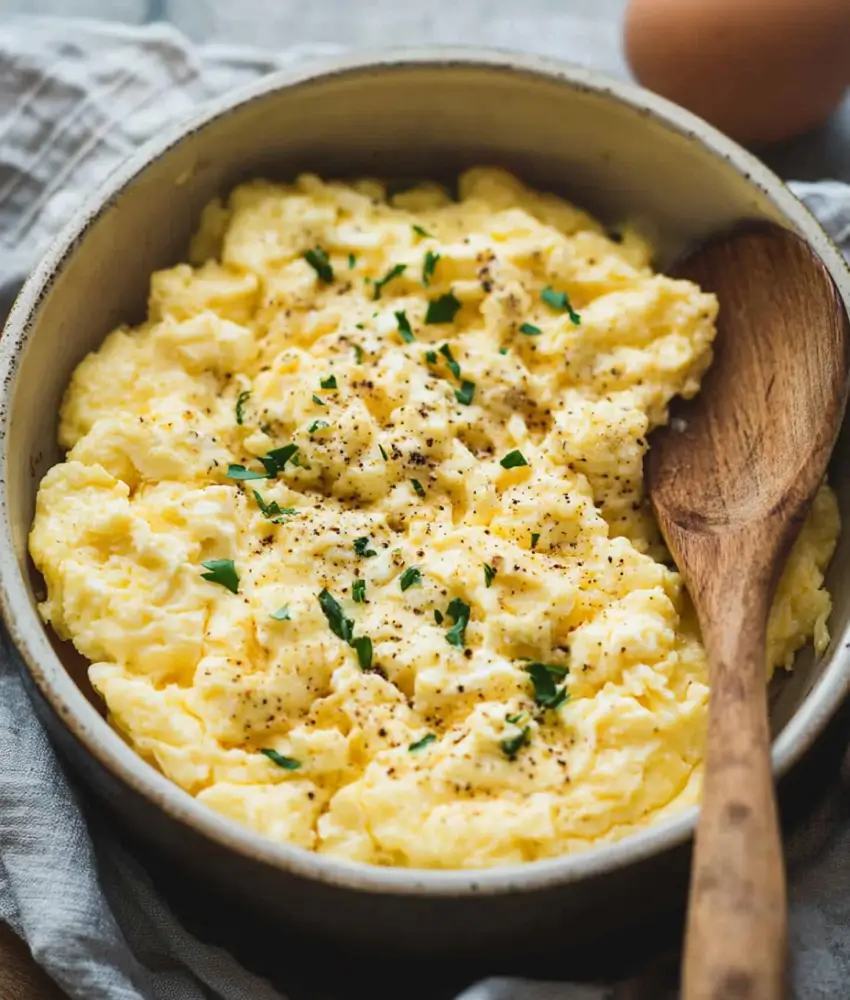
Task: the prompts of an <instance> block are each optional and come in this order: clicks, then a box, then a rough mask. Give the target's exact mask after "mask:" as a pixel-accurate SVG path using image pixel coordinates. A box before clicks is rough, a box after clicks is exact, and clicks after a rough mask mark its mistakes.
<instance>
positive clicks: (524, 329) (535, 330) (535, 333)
mask: <svg viewBox="0 0 850 1000" xmlns="http://www.w3.org/2000/svg"><path fill="white" fill-rule="evenodd" d="M519 332H520V333H524V334H525V335H526V337H539V336H540V334H541V333H543V331H542V330H541V329H540V327H539V326H535V325H534V324H533V323H523V324H522V326H521V327H520V328H519Z"/></svg>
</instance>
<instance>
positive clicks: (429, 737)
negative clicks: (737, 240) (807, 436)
mask: <svg viewBox="0 0 850 1000" xmlns="http://www.w3.org/2000/svg"><path fill="white" fill-rule="evenodd" d="M190 259H191V263H190V264H180V265H178V266H177V267H173V268H170V269H168V270H164V271H160V272H158V273H156V274H154V275H153V277H152V280H151V291H150V302H149V315H148V319H147V321H146V322H144V323H143V324H142V325H141V326H139V327H137V328H134V329H129V328H120V329H118V330H116V331H114V332H113V333H112V334H111V335H110V336H109V337H108V338H107V339H106V341H105V342H104V344H103V346H102V347H101V348H100V349H99V350H98V351H96V352H95V353H93V354H91V355H89V356H88V357H87V358H86V359H85V360H84V361H83V362H82V363H81V364H80V365H79V367H78V368H77V370H76V371H75V373H74V376H73V379H72V382H71V384H70V387H69V388H68V391H67V395H66V398H65V401H64V404H63V408H62V413H61V423H60V431H59V434H60V443H61V445H62V447H63V448H64V449H66V451H67V456H66V460H65V461H64V462H63V463H62V464H60V465H57V466H56V467H54V468H53V469H51V470H50V472H48V474H47V475H46V476H45V478H44V481H43V482H42V484H41V488H40V491H39V494H38V502H37V510H36V516H35V521H34V525H33V528H32V534H31V539H30V545H31V552H32V556H33V559H34V561H35V564H36V566H37V567H38V569H39V570H40V571H41V573H42V574H43V576H44V579H45V581H46V586H47V598H46V600H45V601H44V603H43V604H42V605H41V611H42V614H43V616H44V619H45V621H47V622H49V623H50V624H51V625H52V626H53V628H54V629H55V631H56V632H57V633H58V634H59V635H60V636H61V637H63V638H67V639H70V640H72V641H73V643H74V644H75V646H76V647H77V649H78V650H79V651H80V652H81V653H82V654H83V655H84V656H86V657H87V658H88V659H89V660H90V661H91V667H90V675H91V680H92V683H93V684H94V686H95V688H96V689H97V690H98V691H99V692H100V694H101V695H102V696H103V699H104V701H105V703H106V706H107V708H108V712H109V717H110V719H111V721H112V723H113V725H114V726H115V727H116V728H117V729H118V731H119V732H120V733H122V734H123V736H124V737H125V738H126V739H127V740H128V742H129V743H130V745H131V746H133V747H134V748H135V749H136V750H137V751H138V753H140V754H141V755H142V756H143V757H144V758H145V759H146V760H148V761H149V762H150V763H152V764H153V765H155V766H156V767H158V768H159V769H160V770H161V771H162V772H163V773H164V774H166V775H167V776H168V777H169V778H170V779H172V780H173V781H174V782H176V783H177V784H178V785H180V786H182V787H183V788H184V789H186V791H188V792H189V793H190V794H191V795H194V796H196V797H197V798H198V800H199V801H201V802H203V803H205V804H206V805H208V806H209V807H210V808H212V809H215V810H218V811H219V812H220V813H223V814H225V815H226V816H229V817H232V818H233V819H235V820H237V821H238V822H240V823H243V824H246V825H247V826H249V827H251V828H253V829H254V830H257V831H260V832H261V833H263V834H265V835H267V836H268V837H271V838H273V839H275V840H278V841H287V842H291V843H294V844H298V845H301V846H302V847H305V848H310V849H313V850H316V851H320V852H323V853H326V854H329V855H334V856H336V857H340V858H347V859H352V860H356V861H363V862H370V863H373V864H380V865H407V866H419V867H429V868H458V867H469V868H476V867H485V866H492V865H503V864H510V863H515V862H523V861H533V860H536V859H540V858H546V857H552V856H554V855H560V854H563V853H566V852H569V851H574V850H578V849H581V848H585V847H587V846H589V845H592V844H597V843H600V842H605V841H610V840H613V839H617V838H621V837H623V836H625V835H627V834H628V833H630V832H631V831H634V830H636V829H638V828H641V827H643V826H645V825H647V824H649V823H653V822H656V821H658V820H659V819H660V818H662V817H664V816H666V815H668V814H669V813H670V812H672V811H675V810H679V809H681V808H683V807H684V806H686V805H689V804H691V803H693V802H694V801H695V800H696V799H697V798H698V795H699V788H700V778H701V766H702V754H703V742H704V735H705V722H706V707H707V697H708V688H707V677H706V663H705V653H704V651H703V647H702V645H701V643H700V638H699V633H698V630H697V628H696V626H695V623H694V618H693V614H692V611H691V609H690V607H689V604H688V602H687V598H686V595H685V594H684V592H683V588H682V583H681V579H680V577H679V575H678V573H677V572H676V570H675V568H674V567H673V566H672V564H671V563H670V560H669V557H668V556H667V555H666V553H665V551H664V549H663V546H662V545H661V544H660V540H659V537H658V534H657V530H656V528H655V526H654V524H653V521H652V518H651V516H650V514H649V512H648V508H647V505H646V501H645V498H644V495H643V490H642V462H643V457H644V453H645V451H646V447H647V442H646V435H647V432H648V431H649V430H651V429H652V427H654V426H656V425H658V424H660V423H663V422H664V421H665V420H666V419H667V404H668V402H669V400H670V399H671V398H672V397H673V396H675V395H677V394H681V395H685V396H690V395H693V394H694V393H695V392H696V391H697V389H698V387H699V380H700V376H701V375H702V373H703V372H704V370H705V369H706V367H707V366H708V364H709V363H710V360H711V342H712V338H713V336H714V320H715V317H716V313H717V302H716V301H715V299H714V297H713V296H712V295H708V294H705V293H703V292H702V291H700V289H699V288H697V287H696V286H695V285H693V284H690V283H689V282H687V281H674V280H672V279H670V278H667V277H664V276H662V275H658V274H654V273H653V272H652V270H651V268H650V263H649V260H650V255H649V249H648V247H647V245H646V244H645V243H644V242H643V241H642V240H641V239H640V238H639V237H638V236H637V235H636V234H635V233H633V232H631V231H629V230H625V231H623V232H622V233H620V234H618V235H616V236H611V235H607V234H606V232H605V230H604V229H603V228H602V226H601V225H599V224H598V223H597V222H596V221H594V220H593V219H592V218H590V217H589V216H588V215H586V214H585V213H584V212H582V211H579V210H578V209H576V208H574V207H573V206H571V205H569V204H567V203H566V202H564V201H562V200H560V199H558V198H555V197H553V196H550V195H543V194H538V193H536V192H534V191H531V190H529V189H528V188H526V187H524V186H523V185H522V184H521V183H520V182H519V181H517V180H516V179H514V178H513V177H511V176H509V175H507V174H505V173H503V172H501V171H498V170H493V169H476V170H472V171H470V172H468V173H466V174H465V175H464V176H463V177H462V178H461V179H460V182H459V190H458V195H457V198H452V197H450V196H449V194H448V193H447V192H446V191H445V190H443V189H442V188H441V187H438V186H436V185H430V184H426V185H422V186H419V187H416V188H414V189H409V190H405V191H402V192H400V193H396V194H389V193H388V191H387V189H386V188H385V187H384V186H383V185H381V184H379V183H377V182H374V181H361V182H357V183H325V182H323V181H321V180H320V179H319V178H317V177H315V176H310V175H305V176H302V177H300V178H299V179H298V180H297V181H296V182H295V183H294V184H293V185H291V186H283V185H279V184H271V183H266V182H263V181H257V182H253V183H249V184H244V185H242V186H240V187H238V188H237V189H236V190H235V191H233V193H232V194H231V195H230V197H229V198H228V200H227V201H226V202H225V203H222V202H220V201H215V202H214V203H212V204H211V205H209V206H208V207H207V209H206V210H205V212H204V214H203V218H202V222H201V227H200V231H199V233H198V235H197V236H196V237H195V239H194V241H193V244H192V247H191V253H190ZM837 531H838V514H837V509H836V503H835V500H834V497H833V495H832V493H831V492H830V491H829V489H828V488H827V487H826V486H824V488H823V489H822V490H821V491H820V493H819V495H818V497H817V500H816V502H815V506H814V510H813V512H812V515H811V516H810V517H809V519H808V522H807V523H806V525H805V527H804V529H803V532H802V534H801V536H800V539H799V541H798V542H797V545H796V547H795V548H794V550H793V553H792V555H791V558H790V560H789V563H788V566H787V568H786V571H785V574H784V577H783V579H782V583H781V586H780V588H779V592H778V595H777V599H776V603H775V606H774V609H773V613H772V616H771V621H770V635H769V643H768V645H769V664H768V672H769V670H770V669H772V667H773V666H775V665H779V664H781V665H783V666H790V665H791V661H792V658H793V654H794V652H795V650H796V649H797V648H798V647H800V646H801V645H802V644H803V643H804V642H805V641H806V640H807V639H808V638H809V637H812V636H814V640H815V644H816V646H817V647H818V648H822V647H823V646H824V645H825V643H826V640H827V633H826V624H825V622H826V618H827V615H828V613H829V610H830V599H829V596H828V594H827V593H826V591H825V590H824V589H823V571H824V568H825V566H826V564H827V562H828V561H829V558H830V556H831V553H832V550H833V547H834V543H835V539H836V535H837Z"/></svg>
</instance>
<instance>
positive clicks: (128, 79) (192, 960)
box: [0, 19, 850, 1000]
mask: <svg viewBox="0 0 850 1000" xmlns="http://www.w3.org/2000/svg"><path fill="white" fill-rule="evenodd" d="M330 49H331V47H325V48H324V49H321V50H320V49H319V48H317V47H312V48H311V49H303V48H301V49H292V50H289V51H287V52H285V53H277V54H273V53H264V52H258V51H255V50H249V49H236V48H233V47H223V46H212V45H207V46H201V47H196V46H192V45H191V44H190V43H188V42H187V41H186V39H184V38H183V37H182V36H181V35H180V34H179V33H178V32H176V31H174V30H172V29H170V28H168V27H166V26H163V25H154V26H149V27H146V28H132V29H131V28H122V27H120V26H117V25H109V26H107V25H104V24H98V23H95V22H81V21H59V20H48V19H22V20H21V21H19V22H13V23H11V24H9V25H6V26H4V27H3V29H2V32H0V251H2V252H0V293H2V295H3V297H4V298H5V300H6V301H7V302H8V299H9V297H10V296H11V295H12V294H13V293H14V290H15V289H16V288H17V286H18V284H19V283H20V280H21V279H22V277H23V276H24V275H25V274H26V272H27V270H28V269H29V268H30V267H31V265H32V264H33V262H34V260H35V259H36V257H37V255H38V253H39V252H40V251H41V250H42V248H43V247H44V246H45V245H46V243H47V242H48V241H49V240H50V238H51V236H52V235H53V234H54V233H55V232H56V230H57V229H58V227H60V226H61V225H62V224H63V223H64V222H65V221H66V220H67V219H68V217H69V216H70V214H71V213H72V212H73V210H74V208H75V206H76V205H77V204H78V202H79V198H80V195H81V193H83V192H85V191H87V190H88V189H90V188H91V187H92V186H93V185H95V184H96V183H97V182H98V181H100V180H101V179H102V178H103V177H104V176H105V175H106V174H107V173H108V172H109V171H110V170H111V169H112V168H113V167H114V165H115V164H116V163H117V162H119V161H120V160H121V158H122V157H124V156H125V155H126V154H127V153H129V152H130V151H131V150H132V149H133V148H134V147H135V146H137V145H138V144H139V143H140V142H142V141H144V140H145V139H147V138H148V137H150V136H152V135H154V134H155V133H156V132H157V131H158V130H159V129H160V128H161V127H162V126H163V125H164V124H166V123H167V122H169V121H171V120H173V119H174V118H175V117H177V116H180V115H182V114H184V113H186V112H187V111H188V110H189V109H190V108H192V107H193V106H194V105H195V104H196V103H198V102H199V101H202V100H205V99H208V98H210V97H213V96H215V95H216V94H219V93H221V92H223V91H225V90H228V89H230V88H231V87H233V86H236V85H238V84H240V83H243V82H246V81H248V80H251V79H253V78H255V77H257V76H258V75H260V74H262V73H266V72H269V71H271V70H273V69H276V68H280V67H283V66H287V65H291V64H293V63H294V62H295V61H298V60H303V59H305V58H309V57H311V56H315V55H320V54H327V52H328V51H329V50H330ZM795 190H796V192H797V194H798V195H799V196H800V197H801V198H803V199H804V200H805V201H806V202H807V203H808V205H809V206H810V208H811V209H812V210H813V211H814V212H815V214H817V215H818V217H819V218H820V219H821V221H822V222H823V224H824V226H825V227H826V228H827V229H828V230H829V231H830V232H831V233H832V235H833V236H834V237H835V239H836V240H837V241H839V243H840V244H841V245H842V247H844V248H848V247H850V187H848V186H846V185H844V184H840V183H838V182H833V181H825V182H822V183H815V184H811V183H810V184H797V185H795ZM845 785H850V775H842V776H841V778H837V779H836V780H835V781H833V782H832V783H831V785H830V787H829V789H828V790H827V792H826V794H825V796H823V797H822V799H821V801H820V803H819V805H818V808H817V809H816V810H815V811H814V812H813V813H812V814H811V815H810V816H809V817H808V818H807V821H806V822H805V824H803V825H802V826H801V827H800V828H799V829H798V830H797V831H796V833H795V834H794V836H793V837H792V838H791V841H790V843H789V846H788V851H789V871H790V879H791V902H792V909H791V937H792V947H793V950H794V954H795V963H794V973H793V975H794V986H795V993H796V995H797V996H798V997H799V998H800V1000H826V998H836V997H847V996H850V985H848V984H849V983H850V865H848V863H847V862H846V861H845V858H847V857H848V850H849V849H850V816H848V811H850V810H848V807H847V806H846V805H845V804H844V803H846V802H847V801H848V799H847V796H846V794H845ZM0 920H3V921H5V922H6V923H8V924H9V925H10V926H11V927H12V928H13V929H14V930H15V931H16V932H17V933H18V934H19V935H20V936H21V937H22V938H23V939H24V940H25V941H26V942H27V943H28V945H29V946H30V948H31V950H32V953H33V955H34V956H35V958H36V960H37V961H38V962H39V963H40V964H41V965H42V966H43V967H44V969H45V970H46V971H47V972H48V973H49V974H50V975H51V976H52V977H53V978H54V979H55V980H56V981H57V982H58V983H59V984H60V986H62V987H63V989H64V990H65V991H66V992H67V994H68V995H69V997H72V998H74V1000H209V998H210V997H216V998H221V1000H281V996H280V994H279V993H278V992H276V991H275V990H274V989H273V988H272V986H271V985H269V984H268V983H267V982H265V981H264V980H261V979H259V978H258V977H256V976H254V975H252V974H251V973H249V972H247V971H246V970H245V969H243V968H242V967H241V966H240V965H239V964H238V963H237V962H236V961H235V960H234V959H233V958H232V957H231V956H230V955H229V954H227V953H226V952H225V951H223V950H221V949H220V948H217V947H213V946H210V945H208V944H205V943H203V942H201V941H199V940H197V939H196V938H194V937H192V936H191V935H190V934H189V933H188V932H187V931H186V930H185V928H184V927H183V926H182V925H181V923H180V922H179V920H178V919H177V918H176V917H175V916H174V914H173V913H172V912H171V911H170V909H169V907H168V905H167V904H166V902H165V901H164V900H163V898H162V897H161V896H160V895H159V893H158V892H157V890H156V888H155V887H154V885H153V884H152V883H151V881H150V879H149V877H148V876H147V874H146V872H145V871H144V870H143V868H142V867H141V866H140V865H139V864H138V863H137V862H136V861H135V860H134V859H133V858H132V857H130V856H129V855H128V854H127V853H126V851H124V849H123V848H122V847H121V846H120V845H119V844H118V843H117V842H116V840H115V838H114V837H113V835H112V834H111V833H110V831H109V830H107V829H104V828H103V827H101V826H100V825H99V823H98V822H97V821H96V820H94V821H90V822H89V823H88V825H87V823H86V820H85V818H84V815H83V812H82V810H81V808H80V804H79V802H78V800H77V797H76V795H75V792H74V790H73V787H72V785H71V784H70V782H69V780H68V778H67V777H66V775H65V772H64V770H63V768H62V765H61V763H60V762H59V761H58V760H57V758H56V756H55V754H54V752H53V749H52V748H51V746H50V744H49V743H48V741H47V739H46V737H45V735H44V732H43V730H42V729H41V726H40V725H39V723H38V722H37V721H36V719H35V718H34V716H33V714H32V711H31V708H30V705H29V702H28V699H27V696H26V694H25V692H24V690H23V687H22V685H21V682H20V679H19V677H18V675H17V672H16V670H15V668H14V666H13V665H12V662H11V656H10V654H9V651H8V649H7V648H5V647H4V648H3V649H0ZM653 983H654V985H648V984H647V983H646V982H645V981H644V982H643V983H642V984H641V983H640V982H633V983H630V984H621V986H620V987H616V986H614V985H612V984H609V985H604V984H600V985H598V986H594V985H576V984H566V983H542V982H538V983H535V982H530V981H527V980H515V979H490V980H486V981H483V982H481V983H479V984H477V985H476V986H473V987H471V988H470V989H469V990H468V991H466V992H465V993H464V994H463V997H462V1000H508V998H517V1000H605V998H614V997H623V998H625V997H627V996H628V997H638V996H647V997H650V996H651V997H652V998H653V1000H658V998H659V997H660V995H661V993H662V991H663V987H661V986H660V985H659V984H658V983H657V981H655V980H653ZM439 992H440V993H441V995H444V994H445V991H439ZM361 993H362V989H361V988H360V987H358V986H354V987H352V989H350V990H349V991H348V995H351V996H354V995H360V994H361ZM304 995H305V996H306V995H307V994H306V993H305V994H304ZM343 995H344V991H343V992H340V993H339V994H338V996H339V997H342V996H343ZM459 1000H461V998H459Z"/></svg>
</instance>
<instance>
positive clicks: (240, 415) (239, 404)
mask: <svg viewBox="0 0 850 1000" xmlns="http://www.w3.org/2000/svg"><path fill="white" fill-rule="evenodd" d="M250 398H251V390H250V389H243V390H242V392H240V393H239V395H238V397H237V399H236V423H237V424H239V426H240V427H241V426H242V424H244V423H245V404H246V403H247V402H248V400H249V399H250Z"/></svg>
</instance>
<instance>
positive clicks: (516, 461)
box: [499, 448, 528, 469]
mask: <svg viewBox="0 0 850 1000" xmlns="http://www.w3.org/2000/svg"><path fill="white" fill-rule="evenodd" d="M499 465H501V467H502V468H503V469H518V468H519V467H520V466H522V465H528V462H526V460H525V455H523V453H522V452H521V451H517V449H516V448H514V450H513V451H509V452H508V453H507V455H505V457H504V458H502V459H500V460H499Z"/></svg>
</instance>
